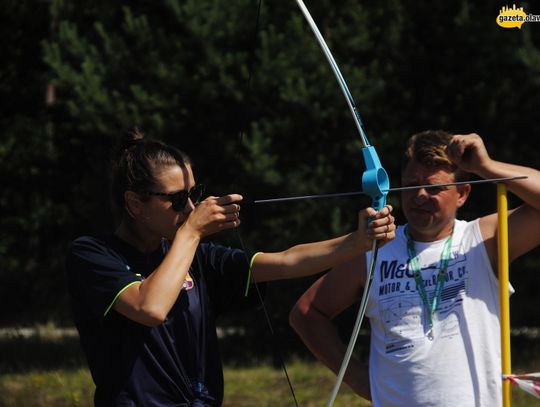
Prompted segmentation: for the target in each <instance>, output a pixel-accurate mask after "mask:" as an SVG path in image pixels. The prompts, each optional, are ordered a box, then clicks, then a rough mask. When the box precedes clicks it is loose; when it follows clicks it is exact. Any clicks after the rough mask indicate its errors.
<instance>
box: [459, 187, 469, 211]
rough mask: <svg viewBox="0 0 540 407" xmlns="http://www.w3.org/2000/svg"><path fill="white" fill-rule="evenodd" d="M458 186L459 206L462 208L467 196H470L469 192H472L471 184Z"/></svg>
mask: <svg viewBox="0 0 540 407" xmlns="http://www.w3.org/2000/svg"><path fill="white" fill-rule="evenodd" d="M456 188H457V192H458V194H459V197H458V201H457V205H458V208H461V207H462V206H463V205H464V204H465V202H466V201H467V198H468V197H469V194H470V193H471V184H463V185H457V186H456Z"/></svg>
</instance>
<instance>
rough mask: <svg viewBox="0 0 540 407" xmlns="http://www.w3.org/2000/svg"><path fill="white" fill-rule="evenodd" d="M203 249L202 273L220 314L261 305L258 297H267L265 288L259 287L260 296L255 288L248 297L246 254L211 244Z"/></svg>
mask: <svg viewBox="0 0 540 407" xmlns="http://www.w3.org/2000/svg"><path fill="white" fill-rule="evenodd" d="M201 249H202V254H203V258H204V260H203V262H204V264H201V265H202V270H203V274H204V277H205V279H206V282H207V285H208V293H209V296H210V299H211V301H212V303H213V304H214V307H215V310H216V313H217V314H222V313H225V312H230V311H237V310H241V309H248V308H253V307H255V306H256V305H258V304H259V299H258V295H259V293H260V294H261V295H263V296H264V293H265V292H266V284H265V283H259V284H258V288H259V292H257V290H255V289H253V288H252V289H251V290H250V291H249V294H248V295H247V296H246V295H245V288H246V281H247V279H248V275H249V267H250V265H249V262H250V258H249V256H248V255H247V254H246V253H245V252H244V251H242V250H239V249H233V248H230V247H225V246H220V245H214V244H211V243H209V244H203V245H201ZM199 261H200V260H199Z"/></svg>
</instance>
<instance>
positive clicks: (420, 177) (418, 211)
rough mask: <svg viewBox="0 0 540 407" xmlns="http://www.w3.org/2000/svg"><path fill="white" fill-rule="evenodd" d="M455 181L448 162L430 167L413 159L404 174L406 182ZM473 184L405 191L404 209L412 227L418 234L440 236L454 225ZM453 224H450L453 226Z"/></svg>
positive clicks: (422, 236)
mask: <svg viewBox="0 0 540 407" xmlns="http://www.w3.org/2000/svg"><path fill="white" fill-rule="evenodd" d="M452 182H455V178H454V175H453V173H452V172H451V170H450V168H449V167H447V166H439V167H428V166H426V165H423V164H419V163H417V162H414V161H412V162H409V164H408V165H407V166H406V167H405V170H404V171H403V176H402V185H403V186H414V185H433V184H447V183H452ZM469 189H470V186H448V187H436V188H419V189H412V190H405V191H403V192H402V195H401V200H402V209H403V212H404V214H405V216H406V218H407V221H408V223H409V226H410V228H411V230H413V231H415V232H416V235H417V236H418V238H422V239H424V240H431V239H433V240H436V239H438V238H439V234H441V233H442V232H444V231H445V229H447V228H448V227H451V225H453V222H454V219H455V216H456V211H457V209H458V208H460V207H461V206H462V205H463V204H464V203H465V200H466V198H467V196H468V191H469ZM449 225H450V226H449Z"/></svg>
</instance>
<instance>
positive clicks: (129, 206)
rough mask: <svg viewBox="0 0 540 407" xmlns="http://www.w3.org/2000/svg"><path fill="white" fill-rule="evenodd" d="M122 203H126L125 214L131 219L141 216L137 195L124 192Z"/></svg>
mask: <svg viewBox="0 0 540 407" xmlns="http://www.w3.org/2000/svg"><path fill="white" fill-rule="evenodd" d="M124 202H125V203H126V212H127V213H128V215H129V216H131V217H132V218H133V219H135V217H137V216H139V215H140V214H141V211H142V201H141V198H140V196H139V194H137V193H136V192H133V191H126V192H124Z"/></svg>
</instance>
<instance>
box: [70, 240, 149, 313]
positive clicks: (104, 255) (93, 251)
mask: <svg viewBox="0 0 540 407" xmlns="http://www.w3.org/2000/svg"><path fill="white" fill-rule="evenodd" d="M66 277H67V284H68V290H69V294H70V298H71V302H72V306H73V310H74V313H75V315H74V316H75V318H76V319H79V320H81V319H82V320H88V319H102V318H103V317H104V316H105V315H106V314H107V313H108V312H109V311H110V309H111V307H112V306H113V304H114V302H115V301H116V299H117V298H118V296H119V295H120V294H121V293H122V291H124V290H125V289H126V288H127V287H129V286H130V285H132V284H136V283H139V282H140V281H142V277H141V276H139V275H137V274H135V273H133V272H132V271H130V267H129V265H128V264H127V263H126V262H125V260H124V259H123V258H122V257H121V256H120V255H119V254H117V253H116V252H115V251H113V250H112V249H110V248H109V247H108V246H107V245H106V244H105V242H104V241H102V240H99V239H96V238H92V237H81V238H78V239H76V240H75V241H74V242H73V243H72V244H71V247H70V249H69V251H68V255H67V259H66Z"/></svg>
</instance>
